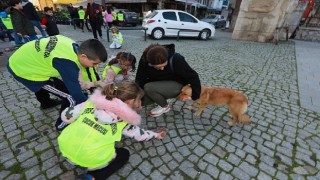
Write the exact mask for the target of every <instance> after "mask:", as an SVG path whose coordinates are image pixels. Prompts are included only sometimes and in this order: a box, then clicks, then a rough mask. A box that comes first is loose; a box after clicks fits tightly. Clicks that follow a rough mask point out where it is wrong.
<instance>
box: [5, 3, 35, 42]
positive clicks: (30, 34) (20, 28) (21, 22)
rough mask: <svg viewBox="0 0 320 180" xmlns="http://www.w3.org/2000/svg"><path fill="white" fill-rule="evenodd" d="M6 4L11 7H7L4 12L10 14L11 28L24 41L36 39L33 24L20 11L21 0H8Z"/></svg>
mask: <svg viewBox="0 0 320 180" xmlns="http://www.w3.org/2000/svg"><path fill="white" fill-rule="evenodd" d="M8 4H9V6H11V7H10V8H7V9H6V12H7V13H8V14H10V15H11V22H12V25H13V29H14V30H15V32H16V33H17V35H19V36H21V37H22V39H23V42H24V43H26V42H29V41H32V40H35V39H38V37H37V33H36V31H35V30H34V26H33V24H32V23H31V21H30V20H29V19H28V18H27V17H26V15H25V14H24V13H23V11H22V8H23V7H22V3H21V1H20V0H10V1H9V3H8Z"/></svg>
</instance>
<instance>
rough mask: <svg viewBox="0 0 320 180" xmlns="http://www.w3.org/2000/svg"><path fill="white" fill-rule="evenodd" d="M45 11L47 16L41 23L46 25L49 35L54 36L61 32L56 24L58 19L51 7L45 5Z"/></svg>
mask: <svg viewBox="0 0 320 180" xmlns="http://www.w3.org/2000/svg"><path fill="white" fill-rule="evenodd" d="M43 12H44V14H45V16H44V17H43V18H42V20H41V24H42V25H44V26H46V31H47V33H48V35H49V36H54V35H58V34H59V29H58V26H57V24H56V20H55V18H54V17H53V11H52V8H50V7H44V9H43Z"/></svg>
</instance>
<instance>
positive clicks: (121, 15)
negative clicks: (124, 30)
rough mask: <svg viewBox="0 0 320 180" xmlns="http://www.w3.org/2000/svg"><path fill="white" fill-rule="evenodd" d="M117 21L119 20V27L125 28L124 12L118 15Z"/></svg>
mask: <svg viewBox="0 0 320 180" xmlns="http://www.w3.org/2000/svg"><path fill="white" fill-rule="evenodd" d="M117 19H118V26H124V16H123V12H122V11H119V12H118V13H117Z"/></svg>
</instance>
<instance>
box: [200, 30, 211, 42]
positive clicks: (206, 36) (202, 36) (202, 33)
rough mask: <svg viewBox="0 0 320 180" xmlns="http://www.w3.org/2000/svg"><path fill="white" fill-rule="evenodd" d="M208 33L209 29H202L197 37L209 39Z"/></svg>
mask: <svg viewBox="0 0 320 180" xmlns="http://www.w3.org/2000/svg"><path fill="white" fill-rule="evenodd" d="M210 35H211V33H210V30H208V29H204V30H202V31H201V32H200V34H199V39H201V40H206V39H209V37H210Z"/></svg>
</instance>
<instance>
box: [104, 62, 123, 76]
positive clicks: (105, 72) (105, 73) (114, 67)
mask: <svg viewBox="0 0 320 180" xmlns="http://www.w3.org/2000/svg"><path fill="white" fill-rule="evenodd" d="M110 68H111V69H112V70H113V71H114V72H115V73H116V74H119V72H120V71H121V68H119V67H117V66H113V65H111V66H110V65H107V66H106V67H105V68H104V70H103V72H102V79H106V76H107V72H108V70H109V69H110Z"/></svg>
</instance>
